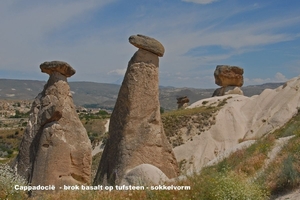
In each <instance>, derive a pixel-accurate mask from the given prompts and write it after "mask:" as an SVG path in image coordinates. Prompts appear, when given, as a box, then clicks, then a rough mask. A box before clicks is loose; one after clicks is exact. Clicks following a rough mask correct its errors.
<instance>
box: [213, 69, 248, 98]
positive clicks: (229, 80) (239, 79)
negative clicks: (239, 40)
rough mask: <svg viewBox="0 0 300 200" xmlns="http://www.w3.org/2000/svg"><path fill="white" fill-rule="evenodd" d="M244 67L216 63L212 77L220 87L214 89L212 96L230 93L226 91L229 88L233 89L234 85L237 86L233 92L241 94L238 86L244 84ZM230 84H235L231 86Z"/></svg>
mask: <svg viewBox="0 0 300 200" xmlns="http://www.w3.org/2000/svg"><path fill="white" fill-rule="evenodd" d="M243 74H244V69H243V68H241V67H237V66H230V65H217V67H216V69H215V72H214V77H215V83H216V84H217V85H219V86H221V88H218V89H216V90H215V91H214V94H213V96H223V95H226V94H232V93H230V92H229V93H228V91H229V88H228V87H231V88H230V89H231V90H233V89H234V88H235V87H238V88H236V89H234V92H233V93H234V94H241V95H243V91H242V90H241V89H240V87H242V86H243V84H244V77H243ZM232 86H235V87H234V88H232Z"/></svg>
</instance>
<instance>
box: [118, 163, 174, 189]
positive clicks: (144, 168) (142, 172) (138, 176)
mask: <svg viewBox="0 0 300 200" xmlns="http://www.w3.org/2000/svg"><path fill="white" fill-rule="evenodd" d="M168 181H170V180H169V178H168V177H167V176H166V175H165V174H164V173H163V172H162V171H161V170H160V169H158V168H157V167H155V166H153V165H149V164H141V165H138V166H136V167H135V168H133V169H132V170H130V171H129V172H128V173H126V174H125V176H124V178H123V180H122V181H121V184H120V185H159V184H163V183H165V182H168Z"/></svg>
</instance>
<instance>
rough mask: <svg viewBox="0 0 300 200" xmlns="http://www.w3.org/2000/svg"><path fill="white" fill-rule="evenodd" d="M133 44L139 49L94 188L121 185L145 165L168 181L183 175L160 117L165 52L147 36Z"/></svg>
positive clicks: (122, 90)
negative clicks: (160, 59)
mask: <svg viewBox="0 0 300 200" xmlns="http://www.w3.org/2000/svg"><path fill="white" fill-rule="evenodd" d="M129 42H130V43H131V44H134V46H137V47H138V48H139V49H138V51H137V52H135V54H134V55H133V57H132V58H131V60H130V61H129V63H128V68H127V71H126V74H125V77H124V80H123V83H122V86H121V88H120V91H119V95H118V98H117V101H116V105H115V107H114V110H113V113H112V115H111V118H110V125H109V138H108V140H107V143H106V146H105V148H104V151H103V154H102V157H101V161H100V163H99V167H98V171H97V174H96V177H95V180H94V185H98V184H104V185H106V184H108V185H116V184H120V183H121V182H122V180H123V179H124V177H125V175H126V174H128V173H129V172H130V171H131V170H133V169H134V168H136V167H137V166H140V165H142V164H150V165H153V166H155V167H157V168H158V169H160V170H161V171H162V172H163V173H164V174H165V175H166V176H167V177H168V178H174V177H176V176H177V175H178V172H179V170H178V166H177V162H176V159H175V156H174V153H173V150H172V147H171V145H170V144H169V142H168V140H167V138H166V135H165V133H164V129H163V124H162V121H161V116H160V103H159V89H158V86H159V84H158V82H159V80H158V74H159V69H158V67H159V62H158V61H159V59H158V56H162V55H163V51H162V50H163V49H164V48H163V46H162V44H160V43H159V42H158V41H157V40H155V39H153V38H150V37H146V36H140V35H137V36H130V38H129Z"/></svg>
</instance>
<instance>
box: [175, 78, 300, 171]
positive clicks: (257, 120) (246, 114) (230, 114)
mask: <svg viewBox="0 0 300 200" xmlns="http://www.w3.org/2000/svg"><path fill="white" fill-rule="evenodd" d="M299 89H300V77H296V78H294V79H291V80H290V81H288V82H287V83H286V84H284V85H283V86H280V87H278V88H277V89H274V90H271V89H266V90H264V91H263V92H262V93H261V94H260V95H255V96H252V97H245V96H241V95H229V96H223V97H212V98H208V99H203V100H201V101H198V102H195V103H194V104H192V105H191V106H189V107H188V108H193V107H197V106H203V102H205V106H216V105H217V104H218V102H220V101H222V100H223V99H226V101H227V103H226V104H225V105H224V107H223V108H221V110H220V111H219V112H218V113H217V115H216V116H215V118H216V120H215V124H214V125H212V126H211V128H210V129H208V130H205V131H204V132H202V133H201V134H200V135H195V136H194V137H193V140H192V141H187V142H186V143H185V144H183V145H181V146H177V147H175V148H174V153H175V156H176V159H177V161H178V162H182V161H184V162H186V163H189V164H188V165H186V170H187V172H188V173H191V172H193V171H199V170H200V169H201V168H202V167H203V166H204V165H205V164H207V163H208V162H209V161H212V160H214V159H215V158H216V157H217V156H218V155H219V154H220V153H222V152H224V151H227V150H229V149H231V148H233V147H234V146H236V145H238V144H239V143H240V141H243V140H245V141H247V140H253V139H254V140H255V139H258V138H260V137H262V136H263V135H265V134H267V133H269V132H271V131H274V130H276V129H278V128H280V127H281V126H283V125H284V124H285V123H286V122H287V121H288V120H289V119H291V118H292V117H293V116H294V115H295V114H296V113H297V112H298V108H299V107H300V92H299ZM230 97H231V98H230ZM188 108H187V109H188Z"/></svg>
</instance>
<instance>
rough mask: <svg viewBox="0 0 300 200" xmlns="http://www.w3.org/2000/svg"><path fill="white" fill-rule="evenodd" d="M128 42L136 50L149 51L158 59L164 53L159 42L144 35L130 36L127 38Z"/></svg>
mask: <svg viewBox="0 0 300 200" xmlns="http://www.w3.org/2000/svg"><path fill="white" fill-rule="evenodd" d="M129 42H130V44H132V45H133V46H135V47H137V48H140V49H144V50H146V51H150V52H151V53H154V54H156V55H158V56H160V57H162V56H163V55H164V53H165V48H164V46H163V45H162V44H161V43H160V42H159V41H157V40H156V39H154V38H151V37H148V36H145V35H140V34H137V35H132V36H130V37H129Z"/></svg>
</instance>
